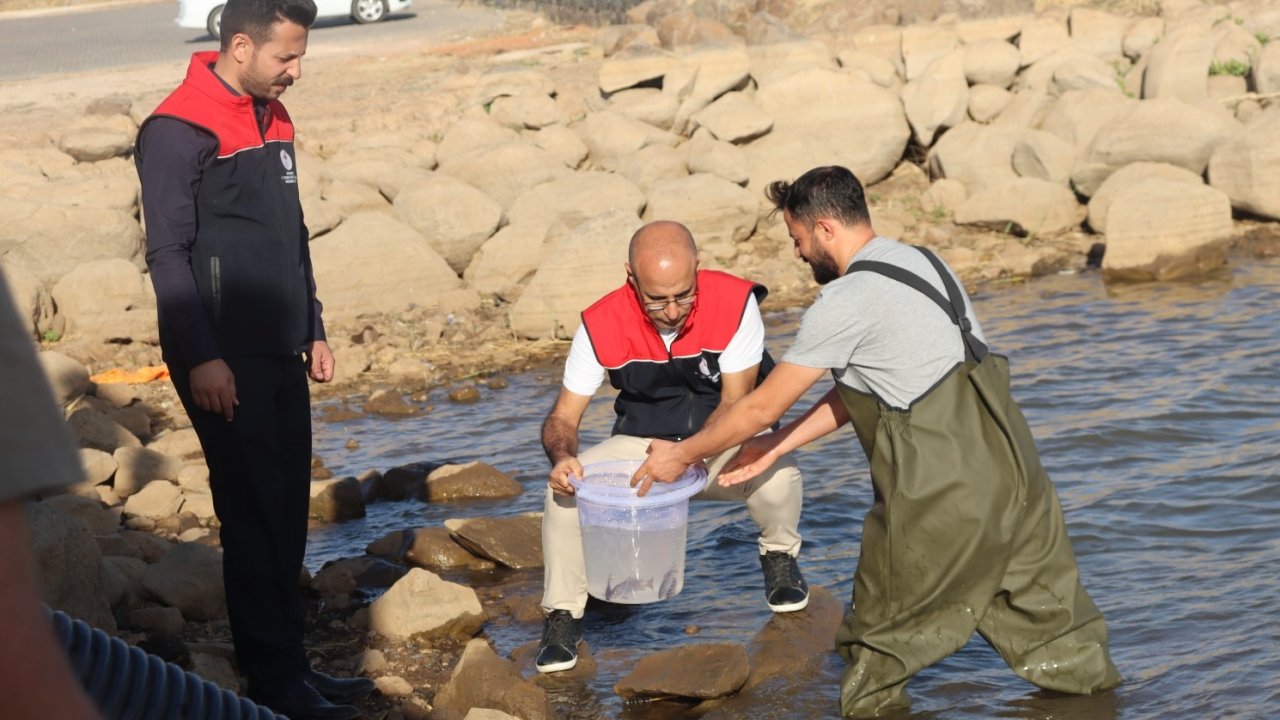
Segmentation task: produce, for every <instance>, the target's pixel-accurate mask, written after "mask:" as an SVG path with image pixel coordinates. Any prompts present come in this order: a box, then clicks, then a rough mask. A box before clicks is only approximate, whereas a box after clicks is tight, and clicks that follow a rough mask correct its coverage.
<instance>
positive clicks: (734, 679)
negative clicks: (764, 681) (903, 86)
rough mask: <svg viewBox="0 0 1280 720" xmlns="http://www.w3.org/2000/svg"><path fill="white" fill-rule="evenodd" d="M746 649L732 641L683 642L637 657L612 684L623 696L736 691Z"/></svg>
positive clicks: (745, 669) (706, 696) (704, 696)
mask: <svg viewBox="0 0 1280 720" xmlns="http://www.w3.org/2000/svg"><path fill="white" fill-rule="evenodd" d="M749 671H750V667H749V666H748V663H747V651H746V649H745V648H743V647H742V646H741V645H738V644H735V643H699V644H697V645H684V646H681V647H674V648H670V649H667V650H662V651H660V652H656V653H653V654H652V655H647V656H645V657H643V658H641V659H640V661H639V662H637V663H636V664H635V667H634V668H632V669H631V672H629V673H627V674H626V676H624V677H623V678H622V679H621V680H619V681H618V682H617V683H616V684H614V686H613V690H614V692H616V693H618V694H619V695H621V696H622V698H623V699H624V700H628V701H634V700H645V699H649V698H670V697H673V696H674V697H677V698H684V699H690V700H710V699H712V698H720V697H725V696H726V695H731V694H733V693H735V692H737V691H738V690H739V689H741V688H742V686H743V685H744V684H745V683H746V682H747V675H748V673H749Z"/></svg>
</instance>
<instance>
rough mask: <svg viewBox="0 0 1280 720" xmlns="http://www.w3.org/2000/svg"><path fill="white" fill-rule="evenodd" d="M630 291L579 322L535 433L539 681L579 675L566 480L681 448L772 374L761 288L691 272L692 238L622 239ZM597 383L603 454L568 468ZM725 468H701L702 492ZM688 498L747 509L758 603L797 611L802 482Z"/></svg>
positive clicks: (648, 234)
mask: <svg viewBox="0 0 1280 720" xmlns="http://www.w3.org/2000/svg"><path fill="white" fill-rule="evenodd" d="M626 270H627V281H626V283H625V284H623V285H622V287H620V288H618V289H617V290H614V291H613V292H611V293H609V294H608V295H605V296H604V297H603V298H601V299H600V300H599V301H597V302H596V303H595V304H594V305H592V306H591V307H589V308H587V309H586V311H585V312H583V313H582V325H581V326H579V328H578V331H577V333H575V334H574V338H573V345H572V347H571V348H570V350H569V358H568V360H567V362H566V364H565V371H564V385H563V387H561V389H560V395H559V397H558V398H557V399H556V404H555V407H553V408H552V409H551V413H550V414H549V415H547V419H546V421H545V422H544V423H543V424H542V447H543V449H544V450H546V453H547V458H548V459H550V461H551V464H552V466H553V467H552V468H551V480H550V484H549V485H550V486H549V488H548V491H547V499H546V508H545V511H544V514H543V518H542V548H543V556H544V565H545V579H544V588H543V597H542V607H543V609H544V610H545V611H546V612H547V618H546V622H545V624H544V626H543V631H542V641H541V643H540V645H539V647H538V657H537V660H536V662H535V664H536V666H537V668H538V671H539V672H544V673H546V672H556V671H560V670H569V669H571V668H573V667H574V666H575V665H576V664H577V662H578V650H577V644H578V642H579V641H580V640H581V639H582V623H581V620H582V614H583V610H584V609H585V608H586V604H587V577H586V563H585V559H584V555H583V549H582V531H581V528H580V527H579V525H578V509H577V502H576V500H575V498H574V497H573V486H572V485H571V484H570V482H569V480H570V477H577V478H581V477H582V467H583V465H589V464H591V463H596V462H603V461H608V460H638V459H641V458H643V457H644V454H645V449H646V448H647V447H648V446H649V442H650V440H651V439H653V438H665V439H669V440H679V439H680V438H684V437H688V436H689V435H692V434H693V433H694V432H696V431H697V430H698V428H700V427H702V425H703V424H704V423H706V422H708V421H709V420H708V419H709V418H712V417H715V416H716V415H718V414H719V413H720V412H721V411H722V410H723V409H724V408H726V407H728V406H729V405H731V404H733V402H734V401H736V400H737V399H738V398H740V397H742V396H744V395H746V394H747V393H748V392H749V391H750V390H751V388H753V387H755V386H756V383H757V381H758V379H759V378H762V377H764V376H765V375H766V374H767V373H768V371H769V368H770V367H771V366H772V365H773V361H772V360H771V359H770V358H769V356H768V354H767V353H766V352H765V350H764V322H763V321H762V320H761V317H760V306H759V301H761V300H763V299H764V297H765V295H766V294H767V292H768V291H767V290H766V289H765V288H764V287H763V286H760V285H757V284H755V283H752V282H749V281H747V280H742V279H740V278H737V277H734V276H732V275H729V274H726V273H723V272H717V271H713V270H698V250H697V248H696V247H695V246H694V242H693V236H692V235H691V234H690V233H689V230H688V228H686V227H685V226H683V225H681V224H679V223H674V222H654V223H650V224H648V225H645V226H644V227H642V228H640V229H639V230H638V231H637V232H636V234H635V235H634V236H633V237H632V238H631V247H630V250H629V252H628V261H627V263H626ZM606 373H607V374H608V376H609V381H610V383H612V384H613V386H614V387H615V388H617V389H618V397H617V400H616V401H615V402H614V410H615V411H616V413H617V420H616V422H614V425H613V435H612V437H610V438H609V439H608V440H605V441H604V442H602V443H600V444H599V445H596V446H594V447H592V448H589V449H587V450H586V451H585V452H583V453H582V455H581V456H579V455H578V426H579V424H580V423H581V421H582V415H583V413H584V412H585V411H586V409H587V404H588V403H590V402H591V397H592V395H594V394H595V392H596V389H597V388H599V387H600V384H601V383H602V382H603V380H604V377H605V375H606ZM732 455H733V453H732V452H731V451H725V452H722V453H719V454H718V455H715V456H714V457H708V459H707V466H708V467H707V470H708V476H709V477H710V478H712V479H714V478H715V477H716V475H717V474H718V473H719V471H720V468H721V467H723V466H724V464H725V463H726V462H727V461H728V460H729V458H730V457H731V456H732ZM696 498H704V499H714V500H740V501H745V502H746V504H747V510H748V511H749V512H750V514H751V518H752V519H753V520H755V522H756V525H758V526H759V527H760V541H759V547H760V564H761V568H762V570H763V572H764V581H765V600H766V602H767V603H768V605H769V607H770V609H772V610H773V611H774V612H794V611H796V610H802V609H804V607H805V606H806V605H808V603H809V589H808V586H806V585H805V582H804V578H803V577H802V576H801V575H800V569H799V567H797V565H796V559H795V558H796V555H797V554H799V552H800V533H799V530H798V529H797V525H798V524H799V521H800V506H801V501H802V497H801V482H800V470H799V469H798V468H797V467H796V465H795V463H794V462H793V461H792V460H791V459H790V458H781V459H780V460H779V462H778V463H776V464H775V465H774V466H773V468H771V469H770V470H769V471H768V472H766V473H764V474H762V475H761V476H760V477H758V478H756V479H755V480H753V481H752V482H749V483H746V484H742V485H739V486H736V487H732V488H722V487H718V486H715V485H711V484H708V485H707V489H706V490H704V491H703V492H702V493H700V494H699V495H697V496H695V499H696Z"/></svg>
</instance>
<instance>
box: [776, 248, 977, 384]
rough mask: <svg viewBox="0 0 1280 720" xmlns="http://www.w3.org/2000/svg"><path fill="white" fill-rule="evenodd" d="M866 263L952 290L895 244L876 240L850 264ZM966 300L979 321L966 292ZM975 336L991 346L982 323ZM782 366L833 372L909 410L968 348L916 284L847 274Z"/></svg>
mask: <svg viewBox="0 0 1280 720" xmlns="http://www.w3.org/2000/svg"><path fill="white" fill-rule="evenodd" d="M862 261H875V262H883V263H888V264H890V265H896V266H898V267H901V268H903V269H904V270H907V271H908V272H911V273H913V274H915V275H917V276H919V277H921V278H922V279H924V280H925V281H926V282H928V283H929V284H931V285H933V286H934V287H935V288H936V289H937V291H938V292H939V293H945V292H946V288H945V287H943V284H942V278H940V277H939V276H938V274H937V272H936V271H935V270H934V269H933V267H932V266H931V265H930V263H929V261H928V260H927V259H925V257H924V255H922V254H920V252H919V251H918V250H916V249H915V248H913V247H911V246H909V245H904V244H902V243H900V242H898V241H896V240H889V239H887V238H882V237H878V236H877V237H874V238H872V239H871V240H870V241H868V242H867V244H866V245H864V246H862V248H861V249H860V250H858V251H857V253H855V254H854V256H853V258H852V260H851V261H850V262H851V263H855V262H862ZM846 269H847V268H846ZM948 274H950V270H948ZM953 277H954V276H953ZM964 303H965V305H964V306H965V312H966V315H967V316H968V317H970V318H973V317H974V314H973V307H972V306H971V305H970V304H969V298H968V296H967V295H966V296H965V297H964ZM973 334H974V336H975V337H977V338H978V339H979V340H983V341H984V342H985V338H984V337H983V335H982V330H981V328H979V327H978V323H977V320H974V321H973ZM783 361H784V362H789V363H794V364H796V365H802V366H804V367H810V368H830V369H831V370H832V374H833V375H834V376H835V379H836V381H837V382H839V383H841V384H843V385H846V386H848V387H850V388H852V389H854V390H857V391H858V392H862V393H873V394H875V395H876V396H878V397H880V398H882V399H883V400H885V402H886V403H887V404H889V405H890V406H892V407H895V408H907V407H910V406H911V403H912V402H914V401H915V400H916V398H918V397H920V396H921V395H924V394H925V392H927V391H928V390H929V388H931V387H933V384H934V383H936V382H937V381H938V380H939V379H941V378H942V376H944V375H946V374H947V373H948V372H950V370H951V369H952V368H953V367H955V366H956V365H957V364H958V363H961V362H964V343H963V342H961V340H960V334H959V333H958V332H956V329H955V325H954V324H953V323H952V322H951V320H950V318H948V317H947V315H946V314H945V313H942V312H940V311H939V310H938V306H937V305H936V304H934V302H933V301H932V300H930V299H929V298H927V297H925V296H924V295H922V294H921V293H919V292H917V291H916V290H914V289H912V288H911V287H909V286H907V285H904V284H902V283H900V282H898V281H896V280H893V279H891V278H888V277H885V276H883V275H877V274H874V273H858V274H852V275H850V274H846V275H842V276H840V277H838V278H836V279H835V280H832V281H831V282H829V283H827V284H826V285H824V286H823V288H822V291H821V292H819V293H818V297H817V299H816V300H814V302H813V305H811V306H810V307H809V309H808V310H806V311H805V314H804V319H803V320H802V321H801V322H800V329H799V331H798V332H796V339H795V342H794V343H792V345H791V349H789V350H788V351H787V353H786V355H785V357H783Z"/></svg>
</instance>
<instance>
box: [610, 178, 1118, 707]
mask: <svg viewBox="0 0 1280 720" xmlns="http://www.w3.org/2000/svg"><path fill="white" fill-rule="evenodd" d="M767 195H768V197H769V199H770V200H771V201H772V202H773V203H774V206H775V207H776V208H777V209H778V210H781V211H782V213H783V219H784V220H785V221H786V224H787V230H788V231H789V232H790V234H791V237H792V239H793V240H794V241H795V253H796V256H797V257H799V258H800V259H802V260H803V261H805V262H806V263H808V264H809V266H810V267H811V268H812V270H813V277H814V279H815V280H817V281H818V283H819V284H821V285H824V286H825V287H823V289H822V291H821V293H819V295H818V297H817V299H816V300H815V301H814V303H813V305H812V306H811V307H810V308H809V309H808V310H807V311H806V312H805V315H804V319H803V320H802V321H801V324H800V329H799V330H798V332H797V333H796V339H795V343H794V344H793V345H792V346H791V349H790V350H789V351H788V352H787V354H786V356H785V357H784V358H783V361H782V362H781V363H780V364H779V365H778V367H777V368H776V369H775V370H774V371H773V373H772V374H770V375H769V378H768V379H767V380H766V381H765V382H764V383H763V384H762V385H761V386H760V387H759V388H758V389H757V390H755V391H754V392H752V393H751V394H749V395H747V396H746V397H744V398H742V399H741V400H739V401H738V402H737V403H735V404H734V405H733V407H731V408H730V409H729V410H728V411H726V412H725V413H723V414H722V415H721V416H720V417H718V418H717V420H716V422H715V423H713V424H711V425H709V426H708V428H707V429H706V430H704V431H702V432H699V433H698V434H697V435H694V436H693V437H691V438H688V439H686V440H684V441H682V442H679V443H675V444H667V445H665V446H663V447H655V448H654V449H653V452H652V454H651V455H650V456H649V460H648V461H647V462H646V463H645V465H644V466H642V467H641V468H639V469H638V470H637V471H636V474H635V477H634V478H633V479H632V483H633V484H637V483H638V484H640V485H641V491H642V492H643V491H647V489H648V488H649V487H650V486H651V484H652V483H653V482H654V481H655V480H658V481H664V482H670V481H671V480H672V479H674V478H675V477H677V476H678V475H679V474H680V473H681V472H683V471H684V469H685V467H686V466H688V465H689V464H690V463H692V462H695V461H697V460H698V459H700V458H703V457H706V456H707V455H709V454H711V453H715V452H719V451H722V450H724V449H725V448H728V447H732V446H733V445H735V444H736V443H740V442H744V441H748V443H747V445H745V446H744V448H743V451H742V453H741V454H740V455H739V457H738V458H736V459H735V460H734V466H733V469H732V470H730V471H728V472H725V473H722V474H721V476H720V478H719V482H720V483H721V484H722V485H732V484H734V483H738V482H743V481H745V480H746V479H748V478H750V477H752V476H753V475H754V474H756V473H758V472H760V471H762V470H763V469H764V468H767V467H769V466H770V465H771V464H772V463H773V462H774V461H775V458H777V457H780V456H781V455H782V453H786V452H790V451H791V450H794V449H795V448H797V447H800V446H801V445H804V444H805V443H808V442H810V441H812V440H814V439H816V438H819V437H822V436H823V435H826V434H828V433H830V432H832V431H834V430H835V429H836V428H838V427H840V426H842V425H844V424H845V423H847V422H852V423H853V426H854V429H855V430H856V431H857V435H858V439H859V441H860V442H861V444H862V449H863V451H864V452H865V454H866V456H867V461H868V462H869V463H870V466H871V480H872V484H873V485H874V486H875V503H874V504H873V505H872V507H871V511H870V512H869V513H868V514H867V516H866V519H865V521H864V524H863V531H862V551H861V555H860V559H859V563H858V569H857V572H856V573H855V575H854V581H853V582H854V597H855V598H856V600H857V603H856V605H855V606H854V608H853V610H852V611H851V612H850V614H849V615H848V616H847V617H846V618H845V621H844V625H843V626H842V628H841V629H840V631H839V632H838V633H837V635H836V645H837V649H838V650H839V651H840V653H841V655H843V656H844V657H845V659H846V660H847V661H848V662H849V665H848V667H847V668H846V669H845V672H844V678H843V681H842V683H841V690H840V707H841V710H842V712H843V713H844V715H845V717H858V718H860V717H872V716H876V715H880V714H884V713H887V712H890V711H893V710H897V709H901V708H905V707H906V706H907V705H908V703H909V701H908V698H907V694H906V685H907V681H908V680H909V679H910V678H911V676H912V675H914V674H915V673H916V672H917V671H918V670H920V669H922V668H924V667H927V666H929V665H932V664H933V663H935V662H937V661H939V660H941V659H943V658H945V657H947V656H948V655H950V654H951V653H953V652H955V651H957V650H959V649H960V648H961V647H963V646H964V645H965V643H966V642H968V640H969V637H970V636H971V635H972V634H973V632H974V631H975V630H976V631H977V632H978V633H980V634H981V635H982V637H983V638H985V639H986V640H987V642H988V643H990V644H991V645H992V646H993V647H995V649H996V650H997V651H998V652H999V653H1000V655H1001V657H1003V658H1004V660H1005V662H1006V663H1008V665H1009V667H1010V668H1012V669H1013V671H1014V672H1015V673H1017V674H1018V675H1020V676H1021V677H1023V678H1025V679H1026V680H1029V681H1030V682H1032V683H1035V684H1036V685H1038V686H1040V687H1042V688H1046V689H1049V690H1055V691H1058V692H1065V693H1079V694H1085V693H1095V692H1100V691H1103V690H1108V689H1110V688H1112V687H1115V686H1116V685H1117V684H1119V683H1120V676H1119V674H1118V673H1117V672H1116V669H1115V666H1113V665H1112V664H1111V658H1110V656H1109V653H1108V647H1107V629H1106V623H1105V621H1104V620H1103V617H1102V614H1101V613H1100V612H1099V611H1098V608H1097V607H1096V606H1095V605H1094V604H1093V601H1091V600H1090V599H1089V595H1088V594H1087V593H1086V592H1085V590H1084V587H1082V586H1081V584H1080V579H1079V571H1078V568H1077V567H1076V560H1075V556H1074V554H1073V553H1072V550H1071V544H1070V541H1069V540H1068V538H1067V534H1066V529H1065V522H1064V519H1063V516H1062V509H1061V507H1060V506H1059V504H1058V498H1057V495H1056V493H1055V492H1054V489H1053V485H1052V484H1051V483H1050V481H1049V478H1048V476H1047V475H1046V474H1045V472H1044V470H1043V469H1042V468H1041V466H1040V461H1039V459H1038V457H1037V453H1036V448H1035V443H1034V440H1033V439H1032V436H1031V431H1030V429H1029V428H1028V427H1027V423H1026V420H1025V419H1024V418H1023V416H1022V413H1021V411H1020V410H1019V409H1018V405H1017V403H1016V402H1014V400H1013V398H1012V397H1011V396H1010V393H1009V374H1008V361H1007V360H1006V359H1005V358H1003V357H1001V356H998V355H994V354H991V353H989V352H988V351H987V346H986V344H985V340H984V338H983V335H982V330H981V328H979V327H978V324H977V321H976V320H975V319H974V313H973V307H972V305H971V304H970V302H969V298H968V296H967V295H966V294H965V292H964V290H963V289H962V288H961V287H960V284H959V282H958V281H957V280H956V278H955V276H954V275H953V274H952V272H951V270H950V269H949V268H947V267H946V266H945V265H944V264H943V263H942V261H941V260H939V259H938V258H937V257H935V256H934V255H933V254H932V253H930V252H929V251H927V250H924V249H917V248H913V247H911V246H908V245H903V244H902V243H899V242H897V241H894V240H889V239H886V238H882V237H878V236H877V235H876V233H875V231H874V230H873V229H872V227H871V222H870V219H869V215H868V213H867V205H866V200H865V198H864V196H863V191H862V185H861V184H860V183H859V182H858V180H857V178H855V177H854V175H853V173H851V172H849V171H848V170H846V169H845V168H842V167H821V168H816V169H814V170H810V171H809V172H807V173H805V174H804V175H802V176H801V177H800V178H799V179H798V180H796V181H795V183H787V182H783V181H779V182H775V183H773V184H771V185H770V186H769V188H768V190H767ZM828 371H830V372H831V373H832V375H833V376H834V379H835V388H833V389H832V390H831V391H830V392H828V393H827V394H826V396H824V397H823V398H822V400H820V401H819V402H818V403H817V404H815V405H814V406H813V407H812V408H810V409H809V410H808V411H807V412H806V413H805V414H804V415H803V416H801V417H800V418H798V419H797V420H796V421H794V422H792V423H790V424H788V425H787V426H785V427H783V428H782V429H780V430H778V431H776V432H774V433H771V434H769V435H767V436H763V437H760V438H754V439H753V438H752V436H753V435H755V434H756V433H758V432H760V431H761V430H763V429H765V428H767V427H769V426H770V425H771V424H772V423H774V422H775V421H776V420H777V419H778V418H780V417H781V416H782V414H783V412H785V411H786V410H787V408H789V407H791V405H793V404H794V403H795V402H796V401H798V400H799V399H800V397H801V395H803V394H804V392H805V391H806V390H807V389H809V387H810V386H812V385H813V384H814V383H815V382H817V381H818V379H819V378H820V377H822V375H824V374H826V373H827V372H828Z"/></svg>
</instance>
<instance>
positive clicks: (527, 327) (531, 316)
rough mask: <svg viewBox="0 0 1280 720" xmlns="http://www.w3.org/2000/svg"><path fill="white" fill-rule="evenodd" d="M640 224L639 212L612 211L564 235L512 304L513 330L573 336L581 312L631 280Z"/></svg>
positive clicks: (524, 333) (530, 334) (523, 333)
mask: <svg viewBox="0 0 1280 720" xmlns="http://www.w3.org/2000/svg"><path fill="white" fill-rule="evenodd" d="M639 228H640V219H639V218H637V217H636V216H635V214H634V213H632V212H629V211H626V210H610V211H608V212H604V213H601V214H599V215H596V216H595V217H593V218H591V219H590V220H588V221H586V222H584V223H582V224H581V225H579V226H577V227H576V228H574V229H572V230H571V231H570V232H569V233H568V234H566V235H564V236H562V237H561V238H560V239H559V240H557V241H556V243H555V244H554V245H553V246H552V247H551V248H550V250H549V251H548V252H547V261H546V262H544V263H543V265H542V267H540V268H538V272H537V273H536V274H535V275H534V276H533V280H531V281H529V285H528V286H527V287H526V288H525V290H524V292H523V293H522V294H521V295H520V299H519V300H518V301H516V303H515V305H514V306H513V307H512V309H511V330H512V331H513V332H515V333H516V334H517V335H519V336H521V337H526V338H532V339H540V338H557V337H558V338H571V337H573V333H574V332H576V331H577V329H578V324H579V323H580V322H581V318H580V317H579V314H580V313H581V312H582V311H583V310H585V309H586V308H587V306H588V305H590V304H591V303H593V302H595V301H596V300H598V299H600V297H601V296H602V295H604V294H605V293H607V292H609V291H611V290H614V289H616V288H617V287H619V286H620V285H621V284H622V283H623V281H625V279H626V275H625V273H624V270H623V263H624V262H625V261H626V257H627V248H628V246H629V245H630V242H631V236H632V235H633V234H634V233H635V231H636V230H638V229H639ZM609 268H616V271H614V272H610V271H609ZM565 278H573V279H574V281H573V282H565Z"/></svg>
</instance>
